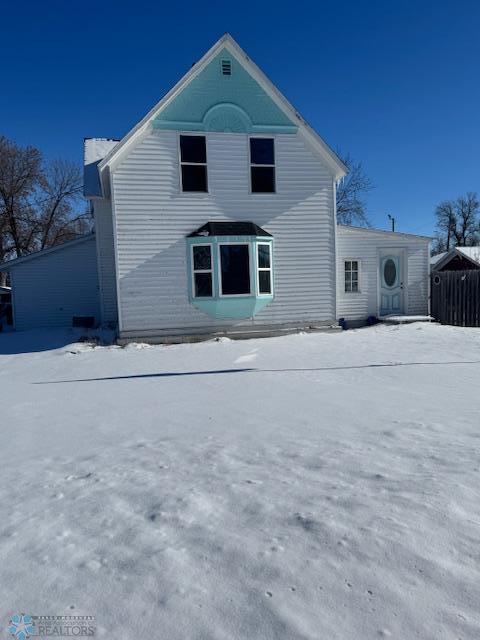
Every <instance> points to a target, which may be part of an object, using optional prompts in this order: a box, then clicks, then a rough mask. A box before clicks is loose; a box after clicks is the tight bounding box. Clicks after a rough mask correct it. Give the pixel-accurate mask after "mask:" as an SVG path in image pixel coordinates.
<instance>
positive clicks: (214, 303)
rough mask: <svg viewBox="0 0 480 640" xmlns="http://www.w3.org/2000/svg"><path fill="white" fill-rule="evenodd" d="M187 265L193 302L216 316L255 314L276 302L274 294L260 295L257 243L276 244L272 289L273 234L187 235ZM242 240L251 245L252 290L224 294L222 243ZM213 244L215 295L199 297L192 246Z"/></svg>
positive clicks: (221, 317)
mask: <svg viewBox="0 0 480 640" xmlns="http://www.w3.org/2000/svg"><path fill="white" fill-rule="evenodd" d="M186 240H187V268H188V274H187V277H188V296H189V300H190V303H191V304H192V305H193V306H194V307H196V308H197V309H200V310H201V311H203V312H204V313H206V314H208V315H209V316H211V317H212V318H216V319H220V320H221V319H228V318H235V319H239V320H240V319H245V318H253V317H254V316H255V315H256V314H257V313H259V312H260V311H261V310H262V309H263V308H264V307H266V306H267V304H269V303H270V302H272V300H273V298H274V296H273V293H272V294H267V295H266V294H262V295H259V294H258V293H257V292H258V269H257V244H258V243H263V244H270V245H271V246H272V291H273V280H274V277H273V238H269V237H267V236H253V237H252V236H206V237H201V236H197V237H194V238H187V239H186ZM231 243H242V244H248V245H249V247H250V282H251V286H252V290H253V292H252V294H251V295H245V296H221V295H220V275H219V259H218V256H219V250H218V245H219V244H231ZM195 245H209V246H211V248H212V249H211V251H212V290H213V296H212V297H211V298H196V297H195V296H194V291H193V287H194V283H193V269H192V246H195Z"/></svg>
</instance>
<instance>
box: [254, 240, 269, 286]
mask: <svg viewBox="0 0 480 640" xmlns="http://www.w3.org/2000/svg"><path fill="white" fill-rule="evenodd" d="M262 246H264V247H268V253H269V256H270V266H269V267H261V266H260V262H259V259H258V247H262ZM255 251H256V259H257V262H256V267H257V296H258V297H262V296H272V295H273V265H272V259H273V256H272V243H271V242H257V243H256V246H255ZM260 271H270V292H269V293H265V292H261V291H260Z"/></svg>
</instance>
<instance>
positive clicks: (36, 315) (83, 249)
mask: <svg viewBox="0 0 480 640" xmlns="http://www.w3.org/2000/svg"><path fill="white" fill-rule="evenodd" d="M10 275H11V278H12V291H13V311H14V322H15V329H17V330H23V329H32V328H36V327H61V326H72V318H73V316H94V317H95V320H96V322H99V320H100V308H99V297H100V296H99V291H98V274H97V255H96V246H95V237H94V236H93V235H92V236H91V237H90V238H89V239H88V240H86V241H82V242H80V243H76V244H67V245H66V246H65V247H63V248H58V249H56V250H54V251H51V252H47V253H45V254H44V255H41V254H39V255H38V256H36V257H35V258H32V259H29V260H26V261H25V262H21V263H19V264H17V265H16V266H15V265H13V266H12V267H11V269H10Z"/></svg>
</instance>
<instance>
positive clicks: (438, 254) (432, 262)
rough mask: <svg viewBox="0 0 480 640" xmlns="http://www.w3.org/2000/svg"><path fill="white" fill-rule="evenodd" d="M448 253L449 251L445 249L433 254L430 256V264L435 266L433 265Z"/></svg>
mask: <svg viewBox="0 0 480 640" xmlns="http://www.w3.org/2000/svg"><path fill="white" fill-rule="evenodd" d="M446 254H447V252H446V251H443V252H442V253H437V255H436V256H432V257H431V258H430V264H431V265H432V267H433V265H435V264H437V263H438V262H439V261H440V260H441V259H442V258H443V256H445V255H446Z"/></svg>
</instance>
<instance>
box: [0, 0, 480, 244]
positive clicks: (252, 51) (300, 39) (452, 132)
mask: <svg viewBox="0 0 480 640" xmlns="http://www.w3.org/2000/svg"><path fill="white" fill-rule="evenodd" d="M479 28H480V3H479V2H477V1H468V0H458V1H450V2H447V1H444V0H438V1H436V2H431V1H429V0H422V1H414V0H412V1H409V2H406V1H397V0H384V1H382V2H377V1H369V2H366V1H362V0H356V1H351V0H344V1H343V2H341V3H335V2H331V0H329V1H328V2H327V1H324V0H317V1H316V2H301V1H297V2H289V3H282V2H279V1H278V0H277V1H275V2H272V1H268V2H259V1H258V0H257V1H256V2H250V1H245V0H242V2H234V3H233V2H230V3H229V2H225V1H223V2H208V1H206V2H198V1H196V2H190V1H187V0H184V1H183V2H178V3H175V2H173V3H172V2H171V3H164V2H161V1H158V2H155V3H153V2H152V3H149V2H142V0H136V1H135V2H125V1H122V0H115V1H114V2H112V1H110V0H102V2H91V1H89V0H84V1H82V2H81V3H80V2H76V1H71V2H67V1H66V0H64V1H61V2H53V1H50V2H49V1H48V0H45V2H38V1H35V2H22V1H21V0H17V1H15V2H14V1H12V2H10V1H9V2H8V3H7V2H5V3H3V6H2V18H1V23H0V54H1V58H0V59H1V61H2V64H1V78H2V81H1V88H0V134H3V135H6V136H8V137H10V138H13V139H14V140H16V141H17V142H19V143H21V144H32V145H35V146H38V147H39V148H40V149H41V150H42V151H43V152H44V153H45V154H46V155H47V157H52V158H53V157H67V158H70V159H73V160H75V161H78V162H81V159H82V144H83V138H84V137H90V136H99V137H103V136H104V137H112V138H116V137H121V136H122V135H123V134H125V133H126V132H127V131H128V130H129V129H130V128H131V127H132V126H133V125H134V124H135V123H136V122H137V121H138V120H139V119H140V118H141V117H142V116H143V115H144V114H145V113H146V112H147V111H148V110H149V109H150V107H151V106H153V105H154V104H155V103H156V102H157V100H158V99H159V98H160V97H161V96H162V95H163V94H164V93H165V92H166V91H167V90H168V89H169V88H170V87H171V86H172V85H173V84H174V83H175V82H176V81H177V80H178V79H179V77H181V75H183V73H185V71H187V70H188V69H189V68H190V66H191V64H192V63H193V62H194V61H195V60H198V59H199V58H200V57H201V56H202V54H203V53H204V52H205V51H206V50H207V49H208V48H209V47H210V46H211V45H212V44H213V43H214V42H215V40H217V38H218V37H220V36H221V34H222V33H224V32H225V31H229V32H230V33H231V34H232V35H233V36H234V37H235V38H236V39H237V41H238V42H239V44H240V45H241V46H242V47H243V48H244V49H245V50H246V51H247V53H248V54H249V55H250V56H251V57H252V59H253V60H255V62H256V63H257V64H258V65H259V66H260V67H261V68H262V69H263V70H264V71H265V72H266V74H267V75H268V76H269V77H270V79H271V80H272V81H273V82H274V83H275V84H276V85H277V86H278V88H279V89H280V90H281V91H282V92H283V93H284V94H285V95H286V96H287V98H288V99H289V100H290V101H291V102H292V103H293V104H294V105H295V106H296V108H297V109H298V110H299V111H300V112H301V113H302V115H303V116H304V117H305V118H306V119H307V120H308V121H309V122H310V124H312V125H313V126H314V127H315V129H316V130H317V131H318V132H319V133H320V135H321V136H322V137H323V138H324V139H325V140H326V141H327V142H328V143H329V144H330V145H331V146H332V147H333V148H339V149H341V150H342V151H344V152H349V153H350V154H351V155H352V156H353V157H354V158H355V159H357V160H360V161H362V163H363V165H364V168H365V170H366V171H367V173H368V175H369V176H370V178H371V180H372V181H373V182H374V184H375V186H376V188H375V190H374V191H373V192H372V193H371V194H370V196H369V198H368V211H369V216H370V220H371V222H372V223H373V224H374V225H375V226H377V227H380V228H386V227H388V221H387V219H386V213H387V212H388V213H392V214H393V215H395V217H396V218H397V220H398V223H397V225H398V230H403V231H410V232H413V233H422V234H429V233H431V232H432V231H433V224H434V219H433V211H434V208H435V205H436V204H437V203H438V202H439V201H440V200H442V199H445V198H452V197H455V196H457V195H459V194H461V193H464V192H466V191H468V190H472V191H477V190H479V191H480V183H479V168H480V160H479V148H480V128H479V118H480V82H479V78H480V39H479V37H478V33H479Z"/></svg>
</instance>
